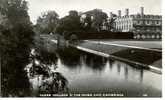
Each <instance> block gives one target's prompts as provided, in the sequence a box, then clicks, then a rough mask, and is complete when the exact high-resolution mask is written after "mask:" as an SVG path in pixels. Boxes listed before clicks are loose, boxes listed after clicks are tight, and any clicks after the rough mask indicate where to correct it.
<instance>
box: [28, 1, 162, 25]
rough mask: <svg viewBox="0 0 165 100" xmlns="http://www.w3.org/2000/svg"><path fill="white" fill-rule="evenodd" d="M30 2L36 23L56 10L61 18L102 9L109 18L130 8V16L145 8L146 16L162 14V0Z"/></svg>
mask: <svg viewBox="0 0 165 100" xmlns="http://www.w3.org/2000/svg"><path fill="white" fill-rule="evenodd" d="M26 1H28V2H29V4H28V6H29V11H28V12H29V15H30V18H31V21H32V22H33V23H36V19H37V18H38V16H40V15H41V13H42V12H45V11H48V10H54V11H56V12H57V13H58V15H59V16H60V18H61V17H64V16H66V15H67V14H68V12H69V11H70V10H77V11H78V12H85V11H88V10H92V9H96V8H97V9H102V10H103V11H104V12H106V13H107V14H108V16H109V13H110V12H113V13H115V14H117V10H121V11H122V15H124V12H125V9H126V8H129V12H130V14H137V13H139V12H140V7H144V13H145V14H159V15H160V14H161V0H26Z"/></svg>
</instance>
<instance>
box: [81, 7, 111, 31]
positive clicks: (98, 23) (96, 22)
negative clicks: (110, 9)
mask: <svg viewBox="0 0 165 100" xmlns="http://www.w3.org/2000/svg"><path fill="white" fill-rule="evenodd" d="M84 14H86V19H85V20H88V22H89V23H90V20H91V21H92V23H90V24H91V28H94V29H95V31H101V27H102V24H103V22H104V21H105V20H106V19H107V18H108V16H107V14H106V13H104V12H102V10H100V9H94V10H91V11H87V12H85V13H84ZM90 18H91V19H90ZM90 24H89V25H90ZM87 27H89V26H87Z"/></svg>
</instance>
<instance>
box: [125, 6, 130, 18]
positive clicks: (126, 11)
mask: <svg viewBox="0 0 165 100" xmlns="http://www.w3.org/2000/svg"><path fill="white" fill-rule="evenodd" d="M125 15H126V16H128V15H129V9H128V8H127V9H125Z"/></svg>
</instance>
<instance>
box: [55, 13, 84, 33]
mask: <svg viewBox="0 0 165 100" xmlns="http://www.w3.org/2000/svg"><path fill="white" fill-rule="evenodd" d="M81 29H82V28H81V23H80V16H79V15H78V12H77V11H70V12H69V15H68V16H65V17H64V18H62V19H60V21H59V24H58V26H57V29H56V32H57V33H65V32H75V31H80V30H81Z"/></svg>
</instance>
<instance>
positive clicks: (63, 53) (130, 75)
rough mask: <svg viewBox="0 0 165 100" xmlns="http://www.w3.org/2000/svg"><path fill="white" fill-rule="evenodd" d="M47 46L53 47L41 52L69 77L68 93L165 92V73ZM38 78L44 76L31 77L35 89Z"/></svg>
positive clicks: (151, 94) (132, 94) (152, 94)
mask: <svg viewBox="0 0 165 100" xmlns="http://www.w3.org/2000/svg"><path fill="white" fill-rule="evenodd" d="M47 49H49V50H46V51H44V52H40V54H41V55H40V56H41V57H42V56H43V57H42V61H44V60H45V65H47V64H48V65H49V66H50V69H52V70H53V71H54V72H58V73H60V74H61V75H62V76H63V77H65V79H66V80H67V83H68V84H67V88H68V91H67V93H74V94H75V93H76V94H86V93H91V94H97V93H101V94H105V93H108V94H109V95H110V96H113V95H112V94H120V95H121V96H126V97H142V96H148V97H160V96H161V91H162V84H161V83H162V82H161V79H162V75H161V74H157V73H154V72H151V71H149V70H145V69H138V68H136V67H134V66H133V65H130V64H127V63H124V62H121V61H118V60H114V59H107V58H104V57H100V56H96V55H93V54H89V53H86V52H83V51H79V50H77V49H75V48H71V47H67V48H60V49H56V50H54V49H52V48H47ZM48 55H49V56H48ZM40 62H41V61H40ZM52 66H53V67H52ZM37 81H41V80H40V79H39V78H38V79H37V80H35V81H34V80H33V81H31V83H32V85H33V88H34V91H35V89H37V87H38V85H37V84H36V83H40V82H37ZM43 93H44V92H43ZM65 93H66V92H65ZM75 96H80V95H75ZM85 96H86V95H85Z"/></svg>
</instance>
